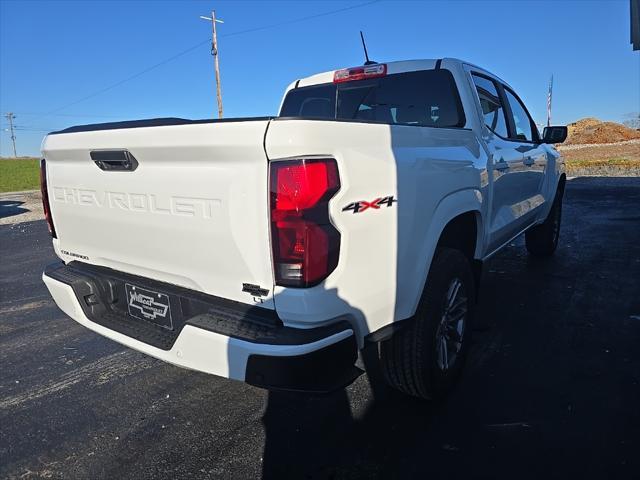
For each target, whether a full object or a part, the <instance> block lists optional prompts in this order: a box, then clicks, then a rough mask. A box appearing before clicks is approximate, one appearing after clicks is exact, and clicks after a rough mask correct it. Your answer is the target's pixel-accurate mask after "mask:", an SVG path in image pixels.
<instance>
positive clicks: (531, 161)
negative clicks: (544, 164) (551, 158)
mask: <svg viewBox="0 0 640 480" xmlns="http://www.w3.org/2000/svg"><path fill="white" fill-rule="evenodd" d="M522 163H524V164H525V165H526V166H527V167H530V166H531V165H533V164H534V163H536V161H535V160H534V159H533V157H524V160H523V161H522Z"/></svg>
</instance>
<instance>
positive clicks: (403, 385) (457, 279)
mask: <svg viewBox="0 0 640 480" xmlns="http://www.w3.org/2000/svg"><path fill="white" fill-rule="evenodd" d="M474 306H475V288H474V281H473V274H472V271H471V266H470V265H469V261H468V260H467V258H466V257H465V256H464V254H462V252H460V251H458V250H454V249H451V248H441V249H438V250H437V251H436V254H435V256H434V259H433V262H432V264H431V268H430V270H429V276H428V277H427V282H426V286H425V289H424V292H423V294H422V297H421V299H420V303H419V305H418V309H417V310H416V314H415V316H414V318H413V319H412V320H410V322H411V324H410V325H408V326H407V327H405V328H404V329H402V330H400V331H398V332H397V333H396V334H395V335H394V336H393V337H392V338H390V339H389V340H386V341H384V342H383V343H382V345H381V348H380V356H381V361H382V367H383V368H382V370H383V373H384V375H385V379H386V381H387V383H388V384H389V385H391V386H392V387H394V388H396V389H398V390H400V391H402V392H404V393H407V394H409V395H413V396H416V397H420V398H427V399H428V398H437V397H440V396H442V395H443V394H444V393H446V392H447V391H448V390H449V388H450V387H451V385H452V384H453V382H454V380H455V379H456V377H457V376H458V374H459V373H460V370H461V368H462V365H463V363H464V358H465V356H466V353H467V350H468V346H469V342H470V340H471V328H472V318H473V308H474Z"/></svg>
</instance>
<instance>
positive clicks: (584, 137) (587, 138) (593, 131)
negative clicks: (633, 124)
mask: <svg viewBox="0 0 640 480" xmlns="http://www.w3.org/2000/svg"><path fill="white" fill-rule="evenodd" d="M567 127H568V128H569V136H568V137H567V141H566V142H565V143H567V144H592V143H616V142H624V141H625V140H633V139H635V138H640V131H638V130H633V129H631V128H627V127H625V126H624V125H621V124H619V123H615V122H601V121H600V120H598V119H597V118H583V119H582V120H578V121H577V122H574V123H570V124H569V125H567Z"/></svg>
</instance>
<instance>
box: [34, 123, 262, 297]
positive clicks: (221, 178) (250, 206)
mask: <svg viewBox="0 0 640 480" xmlns="http://www.w3.org/2000/svg"><path fill="white" fill-rule="evenodd" d="M267 125H268V120H250V121H247V120H245V121H231V122H212V123H198V124H189V125H168V126H154V127H141V128H124V129H113V130H95V131H84V132H77V133H61V134H52V135H49V136H47V138H46V139H45V141H44V143H43V154H44V158H45V159H46V162H47V177H48V186H49V197H50V202H51V212H52V217H53V222H54V225H55V229H56V233H57V240H54V246H55V248H56V251H57V253H58V254H59V255H60V256H61V257H62V258H63V260H66V261H71V260H79V261H82V262H85V263H90V264H94V265H101V266H105V267H109V268H113V269H115V270H119V271H123V272H126V273H131V274H134V275H139V276H143V277H149V278H153V279H155V280H159V281H163V282H168V283H172V284H175V285H179V286H182V287H186V288H189V289H193V290H197V291H201V292H204V293H207V294H210V295H216V296H220V297H223V298H228V299H232V300H236V301H239V302H243V303H248V304H252V303H256V302H258V303H260V306H262V307H266V308H273V300H272V290H273V275H272V265H271V252H270V240H269V210H268V198H269V197H268V195H269V194H268V164H267V158H266V155H265V152H264V148H263V143H264V136H265V132H266V129H267ZM97 151H102V152H103V153H98V154H95V153H94V154H93V157H94V159H92V154H91V152H97ZM123 151H127V152H129V154H130V155H132V156H133V157H134V158H135V161H136V162H137V167H135V169H133V170H109V169H105V170H103V169H101V168H100V166H99V165H98V163H96V161H94V160H95V159H100V158H103V159H104V158H106V159H109V158H117V157H118V155H120V154H122V152H123ZM103 168H104V165H103ZM243 284H250V285H254V286H258V287H259V288H260V289H263V291H261V292H260V294H262V295H263V296H262V297H261V298H258V297H256V296H254V295H255V289H252V288H249V290H253V294H252V293H247V292H246V291H243ZM266 291H268V293H265V292H266Z"/></svg>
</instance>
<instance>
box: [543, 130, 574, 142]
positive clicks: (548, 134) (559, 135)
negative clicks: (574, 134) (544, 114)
mask: <svg viewBox="0 0 640 480" xmlns="http://www.w3.org/2000/svg"><path fill="white" fill-rule="evenodd" d="M567 133H568V130H567V127H563V126H554V127H544V130H543V131H542V143H562V142H564V141H565V140H566V139H567Z"/></svg>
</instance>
